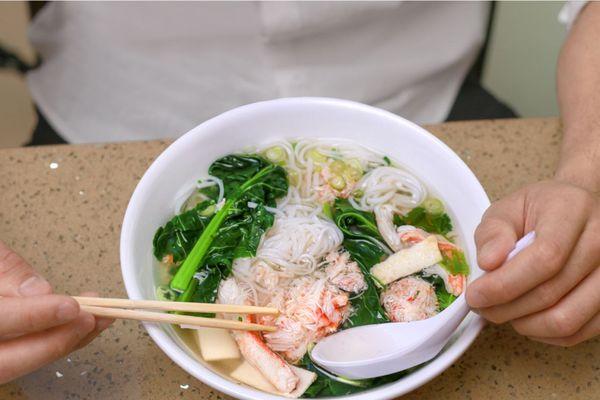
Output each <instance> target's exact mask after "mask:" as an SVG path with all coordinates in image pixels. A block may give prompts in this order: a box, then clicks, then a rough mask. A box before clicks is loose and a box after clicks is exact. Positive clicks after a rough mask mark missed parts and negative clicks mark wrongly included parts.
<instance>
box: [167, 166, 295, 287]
mask: <svg viewBox="0 0 600 400" xmlns="http://www.w3.org/2000/svg"><path fill="white" fill-rule="evenodd" d="M209 174H210V175H212V176H215V177H217V178H220V179H221V180H222V181H223V186H224V192H225V198H226V201H225V203H224V204H223V206H222V207H221V209H220V210H218V211H217V213H216V214H214V216H213V217H212V218H211V219H210V222H209V223H208V225H206V226H205V228H204V230H203V231H202V233H201V234H200V237H199V238H198V240H197V241H196V243H195V244H194V246H193V248H192V249H191V251H190V252H189V254H188V255H187V257H186V258H185V260H184V262H183V264H182V265H181V267H180V268H179V270H178V271H177V273H176V274H175V276H174V277H173V279H172V280H171V284H170V286H171V288H172V289H174V290H178V291H184V294H186V293H187V292H189V291H190V290H192V288H191V285H190V283H191V281H192V278H193V276H194V274H195V273H196V271H197V270H198V268H199V267H200V266H201V265H203V264H206V265H221V266H229V267H230V266H231V263H232V261H233V259H234V258H235V257H247V256H252V255H254V254H255V253H256V247H257V246H258V242H259V241H260V236H261V235H262V233H263V232H264V231H265V230H266V229H268V227H270V226H271V225H272V223H273V217H272V215H270V214H269V213H267V212H266V211H265V209H264V205H267V206H274V205H275V200H276V199H277V198H279V197H281V196H284V195H285V194H286V193H287V189H288V183H287V176H286V172H285V170H284V169H283V168H281V167H280V166H277V165H274V164H271V163H269V162H268V161H266V160H264V159H263V158H261V157H258V156H255V155H229V156H225V157H222V158H220V159H218V160H217V161H215V162H214V163H213V164H212V165H211V166H210V168H209ZM249 201H252V202H254V203H257V204H258V205H259V206H258V207H256V208H255V209H251V208H249V207H248V205H247V203H248V202H249ZM266 214H269V216H267V215H266ZM232 250H233V251H232ZM185 297H187V295H186V296H185Z"/></svg>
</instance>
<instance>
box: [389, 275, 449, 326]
mask: <svg viewBox="0 0 600 400" xmlns="http://www.w3.org/2000/svg"><path fill="white" fill-rule="evenodd" d="M381 304H382V305H383V308H384V309H385V311H386V313H387V314H388V317H389V318H390V319H391V320H392V321H394V322H410V321H419V320H422V319H427V318H430V317H433V316H434V315H436V314H437V309H438V302H437V297H436V295H435V290H434V288H433V285H431V284H430V283H429V282H426V281H424V280H423V279H420V278H416V277H413V276H409V277H406V278H403V279H400V280H398V281H396V282H394V283H392V284H391V285H389V286H388V288H387V290H386V291H385V292H383V293H382V294H381Z"/></svg>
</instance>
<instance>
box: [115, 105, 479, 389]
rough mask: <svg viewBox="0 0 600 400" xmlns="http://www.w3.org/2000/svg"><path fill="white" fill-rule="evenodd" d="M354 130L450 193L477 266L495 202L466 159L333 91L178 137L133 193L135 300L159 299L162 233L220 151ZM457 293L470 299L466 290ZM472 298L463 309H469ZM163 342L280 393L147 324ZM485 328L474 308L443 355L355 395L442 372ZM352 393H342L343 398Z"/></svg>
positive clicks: (178, 353)
mask: <svg viewBox="0 0 600 400" xmlns="http://www.w3.org/2000/svg"><path fill="white" fill-rule="evenodd" d="M297 137H314V138H320V137H326V138H335V137H339V138H348V139H352V140H355V141H356V142H358V143H360V144H363V145H365V146H368V147H370V148H372V149H374V150H377V151H379V152H381V153H384V154H387V155H389V156H390V157H391V158H392V159H396V160H398V161H399V162H400V163H401V164H403V165H404V166H405V167H406V168H407V169H408V170H410V171H412V172H413V173H415V174H416V175H417V176H418V177H419V178H420V179H421V180H422V181H423V182H424V183H425V184H426V185H427V186H428V187H429V188H433V189H434V191H435V192H437V193H438V194H440V195H441V197H442V199H443V200H444V202H445V204H446V205H447V207H448V208H449V210H450V212H451V214H452V217H453V221H454V223H455V229H456V230H457V231H458V232H459V235H460V236H461V237H462V240H463V245H464V246H465V250H466V253H467V257H468V261H469V263H470V265H471V267H472V277H476V276H478V275H479V274H481V271H480V270H479V269H478V268H477V266H476V265H477V263H476V258H475V245H474V243H473V232H474V230H475V227H476V226H477V224H478V223H479V221H480V220H481V216H482V214H483V212H484V210H485V209H486V208H487V207H488V206H489V200H488V197H487V195H486V194H485V192H484V190H483V188H482V187H481V185H480V183H479V181H478V180H477V178H476V177H475V175H473V173H472V172H471V170H470V169H469V168H468V167H467V166H466V165H465V164H464V163H463V162H462V160H461V159H460V158H459V157H458V156H457V155H456V154H455V153H454V152H453V151H452V150H451V149H450V148H448V147H447V146H446V145H445V144H444V143H442V142H441V141H440V140H438V139H437V138H435V137H434V136H433V135H431V134H430V133H428V132H427V131H426V130H424V129H423V128H421V127H419V126H417V125H415V124H413V123H411V122H409V121H407V120H405V119H403V118H401V117H398V116H396V115H394V114H391V113H389V112H386V111H383V110H380V109H377V108H373V107H370V106H367V105H364V104H359V103H354V102H350V101H345V100H337V99H329V98H287V99H278V100H271V101H265V102H260V103H254V104H249V105H246V106H242V107H238V108H236V109H234V110H231V111H228V112H225V113H223V114H221V115H219V116H217V117H215V118H212V119H211V120H209V121H206V122H204V123H203V124H201V125H199V126H197V127H195V128H194V129H192V130H191V131H189V132H188V133H186V134H185V135H183V136H182V137H181V138H179V139H178V140H176V141H175V142H174V143H173V144H171V145H170V146H169V147H168V148H167V149H166V150H165V151H164V152H163V153H162V154H161V155H160V156H159V157H158V158H157V159H156V160H155V161H154V163H152V165H151V166H150V168H148V170H147V171H146V173H145V174H144V176H143V177H142V179H141V180H140V182H139V184H138V185H137V187H136V189H135V192H134V193H133V195H132V197H131V200H130V202H129V206H128V207H127V211H126V213H125V219H124V221H123V229H122V231H121V270H122V273H123V280H124V282H125V287H126V288H127V293H128V295H129V297H130V298H132V299H153V298H155V294H154V286H155V283H154V274H153V271H152V268H153V260H152V238H153V235H154V232H155V231H156V229H157V228H158V227H159V226H161V225H163V224H164V223H165V222H166V221H167V220H168V219H170V217H171V216H172V214H173V209H174V203H175V201H176V199H177V198H178V197H180V196H181V195H183V194H184V193H185V191H186V190H189V188H191V187H192V186H193V185H194V182H195V181H196V180H197V179H198V178H199V177H201V176H203V175H205V174H206V171H207V169H208V166H209V165H210V163H211V162H212V161H214V160H215V159H216V158H218V157H220V156H222V155H225V154H228V153H232V152H236V151H240V150H242V149H244V148H246V147H249V146H250V147H251V146H256V145H257V144H260V143H265V142H269V141H273V140H276V139H281V138H297ZM456 301H458V302H462V303H465V300H464V295H463V296H461V297H459V298H458V299H457V300H456ZM465 308H466V304H464V305H463V306H461V307H455V308H454V309H456V310H465ZM145 327H146V329H147V330H148V333H149V334H150V336H151V337H152V339H153V340H154V341H155V342H156V344H157V345H158V346H159V347H160V348H161V349H162V350H163V351H164V352H165V353H166V354H167V355H168V356H169V357H170V358H171V359H172V360H173V361H175V362H176V363H177V364H178V365H179V366H180V367H181V368H183V369H184V370H186V371H187V372H188V373H190V374H191V375H193V376H195V377H196V378H198V379H200V380H201V381H202V382H204V383H206V384H208V385H210V386H212V387H214V388H215V389H217V390H220V391H222V392H225V393H227V394H229V395H231V396H235V397H238V398H246V399H277V398H279V397H278V396H273V395H269V394H266V393H264V392H262V391H259V390H255V389H252V388H249V387H247V386H243V385H240V384H237V383H235V382H233V381H230V380H229V379H227V378H224V377H222V376H220V375H219V374H217V373H216V372H214V371H213V370H212V369H211V368H210V367H209V366H208V365H207V364H206V363H204V362H203V361H202V360H200V359H198V357H196V356H195V355H194V354H193V353H192V352H191V351H190V350H189V348H188V347H187V346H186V345H185V343H183V342H182V341H181V340H180V339H179V338H178V337H177V336H176V335H175V333H174V331H173V329H172V328H171V327H170V326H165V325H158V324H151V323H146V324H145ZM482 327H483V320H482V319H480V318H479V317H478V316H476V315H474V314H472V313H470V314H469V315H468V316H467V318H466V319H465V321H464V322H463V324H462V325H461V326H460V327H459V329H457V331H456V332H455V334H454V335H453V338H452V339H451V341H450V342H449V344H448V345H447V346H446V347H445V348H444V350H442V352H441V353H440V354H439V356H438V357H437V358H435V359H434V360H433V361H431V362H430V363H428V364H427V365H425V366H423V367H422V368H420V369H419V370H417V371H415V372H414V373H412V374H409V375H407V376H405V377H404V378H401V379H399V380H398V381H396V382H393V383H390V384H388V385H385V386H381V387H377V388H374V389H372V390H369V391H365V392H362V393H359V394H355V395H351V396H344V397H343V398H345V399H346V398H347V399H388V398H393V397H396V396H399V395H402V394H404V393H407V392H409V391H411V390H413V389H415V388H417V387H419V386H421V385H423V384H424V383H426V382H427V381H429V380H431V379H433V378H434V377H436V376H437V375H439V374H440V373H442V372H443V371H444V370H445V369H446V368H448V367H449V366H450V365H451V364H452V363H453V362H454V361H456V359H458V358H459V357H460V356H461V355H462V354H463V353H464V352H465V350H466V349H467V348H468V347H469V345H470V344H471V343H472V342H473V341H474V340H475V337H476V336H477V334H478V333H479V332H480V330H481V328H482ZM337 398H338V399H339V398H342V397H337Z"/></svg>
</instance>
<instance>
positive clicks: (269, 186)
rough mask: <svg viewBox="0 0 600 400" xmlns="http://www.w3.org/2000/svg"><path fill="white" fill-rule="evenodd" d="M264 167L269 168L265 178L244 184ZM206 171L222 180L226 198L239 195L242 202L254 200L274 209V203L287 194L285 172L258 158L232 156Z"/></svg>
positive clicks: (214, 164)
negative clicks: (250, 183)
mask: <svg viewBox="0 0 600 400" xmlns="http://www.w3.org/2000/svg"><path fill="white" fill-rule="evenodd" d="M265 168H271V171H269V172H268V174H267V176H266V177H263V178H262V179H259V180H258V182H255V183H254V184H252V185H247V182H248V181H249V180H250V179H254V178H255V177H256V176H257V175H258V174H259V172H261V171H262V170H264V169H265ZM208 172H209V174H210V175H212V176H215V177H217V178H220V179H221V180H222V181H223V186H224V191H225V198H227V199H229V198H230V197H231V196H234V197H236V196H239V200H241V201H245V202H248V201H254V202H256V203H263V204H265V205H267V206H270V207H274V206H275V200H276V199H278V198H279V197H283V196H285V195H286V194H287V190H288V181H287V175H286V172H285V170H284V169H283V168H281V167H280V166H276V165H275V164H272V163H270V162H269V161H267V160H265V159H264V158H262V157H260V156H257V155H235V154H234V155H228V156H225V157H222V158H220V159H218V160H216V161H215V162H214V163H212V165H211V166H210V168H209V169H208ZM238 192H240V193H238Z"/></svg>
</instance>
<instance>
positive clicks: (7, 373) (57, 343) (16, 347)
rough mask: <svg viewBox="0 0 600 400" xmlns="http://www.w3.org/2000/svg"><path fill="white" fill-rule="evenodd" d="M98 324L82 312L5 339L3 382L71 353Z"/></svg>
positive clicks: (0, 345)
mask: <svg viewBox="0 0 600 400" xmlns="http://www.w3.org/2000/svg"><path fill="white" fill-rule="evenodd" d="M94 327H95V321H94V318H93V317H92V316H91V315H90V314H87V313H82V314H80V315H79V316H78V317H77V318H76V319H75V320H73V321H71V322H69V323H67V324H64V325H61V326H58V327H55V328H51V329H49V330H46V331H42V332H38V333H34V334H31V335H26V336H21V337H19V338H16V339H12V340H8V341H4V342H1V343H0V360H2V363H0V384H2V383H5V382H8V381H10V380H13V379H15V378H17V377H19V376H22V375H25V374H27V373H29V372H31V371H34V370H36V369H38V368H39V367H40V366H42V365H45V364H48V363H50V362H52V361H54V360H57V359H59V358H61V357H63V356H64V355H66V354H68V353H69V352H71V351H72V350H74V349H75V347H76V346H77V345H78V344H79V343H80V342H81V340H82V339H83V338H85V337H86V336H87V335H88V333H90V332H91V331H92V330H93V329H94Z"/></svg>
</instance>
